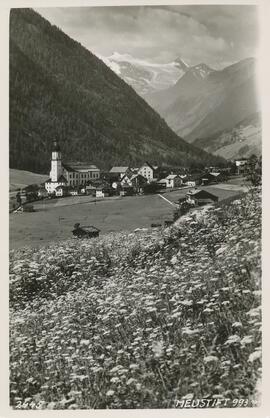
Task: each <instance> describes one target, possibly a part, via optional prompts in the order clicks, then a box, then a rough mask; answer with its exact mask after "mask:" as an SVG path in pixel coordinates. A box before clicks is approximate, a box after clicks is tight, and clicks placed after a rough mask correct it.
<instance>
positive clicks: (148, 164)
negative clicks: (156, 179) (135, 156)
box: [140, 161, 155, 171]
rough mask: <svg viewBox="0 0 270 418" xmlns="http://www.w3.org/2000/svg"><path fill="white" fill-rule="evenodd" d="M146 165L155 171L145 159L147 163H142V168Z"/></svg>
mask: <svg viewBox="0 0 270 418" xmlns="http://www.w3.org/2000/svg"><path fill="white" fill-rule="evenodd" d="M145 165H148V167H150V168H151V169H152V170H153V171H155V169H154V167H153V166H152V165H151V164H149V162H148V161H145V163H144V164H143V165H141V167H140V169H141V168H142V167H144V166H145Z"/></svg>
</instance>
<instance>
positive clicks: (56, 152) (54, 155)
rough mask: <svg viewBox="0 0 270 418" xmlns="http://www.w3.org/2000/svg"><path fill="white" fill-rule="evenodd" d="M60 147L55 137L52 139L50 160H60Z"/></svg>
mask: <svg viewBox="0 0 270 418" xmlns="http://www.w3.org/2000/svg"><path fill="white" fill-rule="evenodd" d="M61 158H62V157H61V148H60V145H59V143H58V141H57V139H54V140H53V148H52V160H61Z"/></svg>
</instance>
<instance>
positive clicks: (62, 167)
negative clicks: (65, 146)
mask: <svg viewBox="0 0 270 418" xmlns="http://www.w3.org/2000/svg"><path fill="white" fill-rule="evenodd" d="M99 177H100V169H99V168H97V167H96V166H95V165H93V164H87V163H80V162H77V163H69V164H65V163H63V162H62V154H61V149H60V146H59V144H58V142H57V141H56V140H54V141H53V149H52V158H51V171H50V178H49V179H48V180H47V181H46V182H45V189H46V190H47V192H48V193H49V194H52V193H54V192H55V191H56V189H57V187H58V186H73V187H74V186H79V185H81V184H86V183H87V182H88V181H89V180H91V179H99ZM59 193H60V192H59Z"/></svg>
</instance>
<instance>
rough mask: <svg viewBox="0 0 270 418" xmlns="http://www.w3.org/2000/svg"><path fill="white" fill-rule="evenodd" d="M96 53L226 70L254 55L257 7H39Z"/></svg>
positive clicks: (41, 11) (44, 13)
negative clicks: (180, 59)
mask: <svg viewBox="0 0 270 418" xmlns="http://www.w3.org/2000/svg"><path fill="white" fill-rule="evenodd" d="M37 11H38V12H39V13H40V14H41V15H43V16H44V17H45V18H47V19H48V20H49V21H50V22H51V23H54V24H56V25H57V26H58V27H60V28H61V29H62V30H63V31H64V32H66V33H67V34H68V35H69V36H71V37H72V38H74V39H76V40H77V41H79V42H80V43H81V44H83V45H84V46H85V47H86V48H88V49H89V50H91V51H92V52H93V53H95V54H97V55H102V56H109V55H111V54H112V53H113V52H114V51H117V52H119V53H121V54H125V53H128V54H130V55H132V56H134V57H137V58H139V59H147V60H148V61H149V60H152V61H153V62H163V63H165V62H169V61H171V60H173V59H175V58H176V57H177V56H179V55H181V56H182V57H183V58H185V59H186V60H187V61H188V62H189V63H191V64H195V63H198V62H206V63H207V64H209V65H212V66H214V67H215V66H222V62H224V63H225V62H226V63H227V62H230V63H231V62H235V61H237V60H240V59H242V58H244V57H245V56H247V54H248V55H255V51H256V47H257V32H258V22H257V15H256V7H255V6H240V5H239V6H206V5H201V6H135V7H132V6H129V7H122V6H117V7H84V8H78V7H76V8H49V9H37Z"/></svg>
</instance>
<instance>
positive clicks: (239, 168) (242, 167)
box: [234, 158, 248, 174]
mask: <svg viewBox="0 0 270 418" xmlns="http://www.w3.org/2000/svg"><path fill="white" fill-rule="evenodd" d="M247 163H248V159H247V158H241V159H237V160H234V164H235V166H236V172H237V174H245V172H246V168H247V167H246V166H247Z"/></svg>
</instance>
